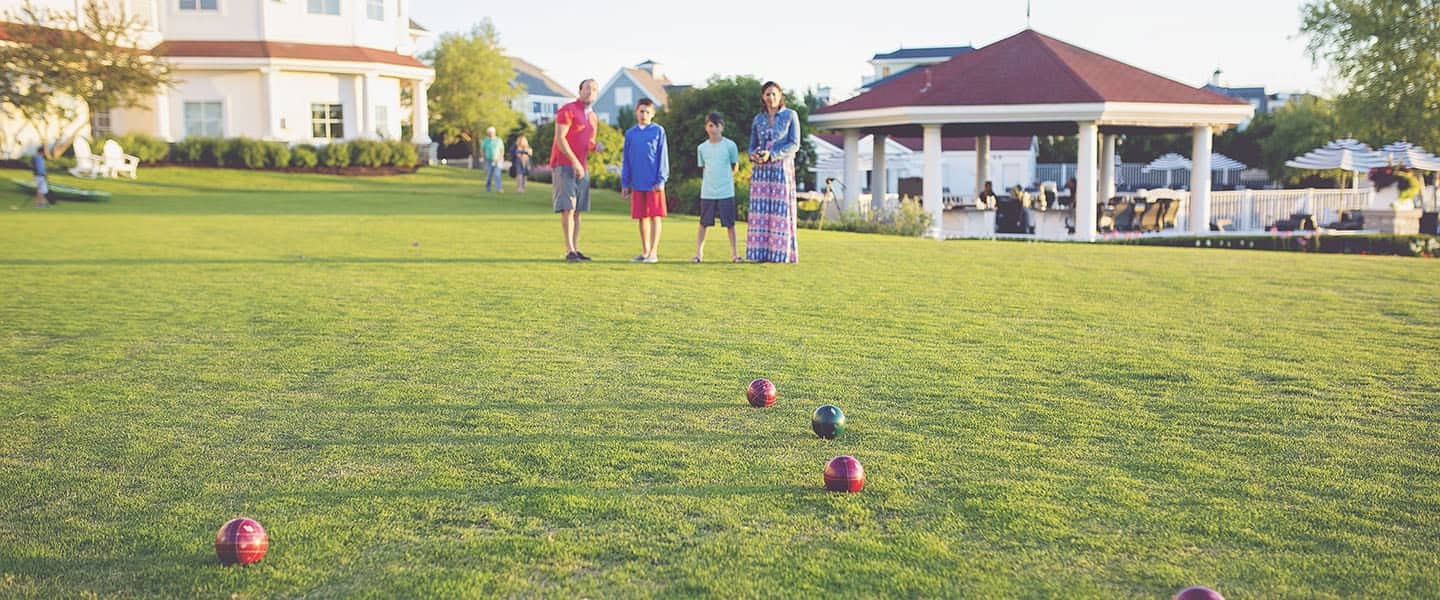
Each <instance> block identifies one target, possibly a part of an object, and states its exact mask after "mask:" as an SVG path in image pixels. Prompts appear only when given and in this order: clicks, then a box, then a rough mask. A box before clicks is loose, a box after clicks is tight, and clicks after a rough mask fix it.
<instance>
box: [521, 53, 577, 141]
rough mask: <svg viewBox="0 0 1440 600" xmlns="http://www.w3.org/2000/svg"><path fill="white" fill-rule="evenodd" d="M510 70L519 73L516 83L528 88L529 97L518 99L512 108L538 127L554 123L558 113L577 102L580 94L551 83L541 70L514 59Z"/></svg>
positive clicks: (553, 82) (555, 82)
mask: <svg viewBox="0 0 1440 600" xmlns="http://www.w3.org/2000/svg"><path fill="white" fill-rule="evenodd" d="M510 67H511V68H512V69H513V70H514V71H515V79H514V83H515V84H517V85H521V86H524V87H525V95H523V96H520V97H518V98H516V99H515V100H514V101H513V102H511V103H510V106H511V107H512V108H514V109H515V110H516V111H518V112H519V113H520V114H522V115H525V120H527V121H529V122H531V123H534V124H536V125H541V124H544V123H548V122H550V121H552V120H554V119H555V112H556V111H558V110H560V107H561V106H564V105H565V104H567V103H569V102H571V101H573V100H575V94H576V93H577V92H578V91H579V89H578V88H576V89H571V88H569V87H567V86H565V85H563V84H561V83H559V82H557V81H555V80H554V79H551V78H550V76H549V75H547V74H546V73H545V71H544V70H543V69H541V68H540V67H537V66H535V65H532V64H530V63H528V62H525V61H524V60H521V59H518V58H515V57H513V56H512V57H510Z"/></svg>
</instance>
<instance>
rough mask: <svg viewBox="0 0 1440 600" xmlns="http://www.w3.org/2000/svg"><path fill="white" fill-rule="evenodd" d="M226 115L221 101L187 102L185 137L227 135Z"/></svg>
mask: <svg viewBox="0 0 1440 600" xmlns="http://www.w3.org/2000/svg"><path fill="white" fill-rule="evenodd" d="M224 117H225V113H224V110H223V109H221V107H220V103H219V102H186V103H185V137H192V136H207V137H220V136H223V135H225V128H224V127H222V125H223V124H224V121H225V118H224Z"/></svg>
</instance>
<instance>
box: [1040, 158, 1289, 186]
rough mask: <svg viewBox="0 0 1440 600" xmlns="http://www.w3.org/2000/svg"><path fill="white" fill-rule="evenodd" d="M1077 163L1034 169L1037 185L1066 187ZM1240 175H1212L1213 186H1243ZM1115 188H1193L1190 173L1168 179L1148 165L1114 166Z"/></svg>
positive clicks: (1178, 173)
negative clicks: (1042, 182)
mask: <svg viewBox="0 0 1440 600" xmlns="http://www.w3.org/2000/svg"><path fill="white" fill-rule="evenodd" d="M1075 176H1076V175H1075V163H1038V164H1036V165H1035V181H1054V182H1056V183H1058V184H1060V187H1065V182H1066V181H1069V180H1070V178H1071V177H1075ZM1240 176H1241V173H1240V172H1238V171H1218V170H1217V171H1211V172H1210V184H1211V185H1214V186H1233V185H1237V184H1240V183H1241V179H1240ZM1266 183H1269V182H1266V181H1254V180H1247V181H1245V184H1246V185H1247V186H1249V187H1261V186H1263V185H1264V184H1266ZM1115 187H1116V188H1118V189H1131V190H1139V189H1154V188H1160V187H1173V188H1188V187H1190V170H1189V169H1175V170H1173V171H1170V173H1169V175H1168V178H1167V175H1166V173H1165V171H1149V172H1146V171H1145V163H1119V164H1116V165H1115Z"/></svg>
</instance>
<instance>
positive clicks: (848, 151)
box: [840, 129, 860, 210]
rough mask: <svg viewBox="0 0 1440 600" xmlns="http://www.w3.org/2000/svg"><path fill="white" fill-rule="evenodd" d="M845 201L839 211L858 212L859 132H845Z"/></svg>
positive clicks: (848, 130) (856, 130)
mask: <svg viewBox="0 0 1440 600" xmlns="http://www.w3.org/2000/svg"><path fill="white" fill-rule="evenodd" d="M841 183H843V184H845V201H844V202H843V203H842V204H841V205H840V208H841V210H860V130H859V129H846V130H845V175H844V180H843V181H841Z"/></svg>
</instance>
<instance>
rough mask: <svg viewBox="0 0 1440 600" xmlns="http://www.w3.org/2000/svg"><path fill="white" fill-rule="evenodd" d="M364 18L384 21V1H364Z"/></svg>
mask: <svg viewBox="0 0 1440 600" xmlns="http://www.w3.org/2000/svg"><path fill="white" fill-rule="evenodd" d="M365 16H368V17H370V18H371V19H373V20H375V21H384V20H385V0H365Z"/></svg>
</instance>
